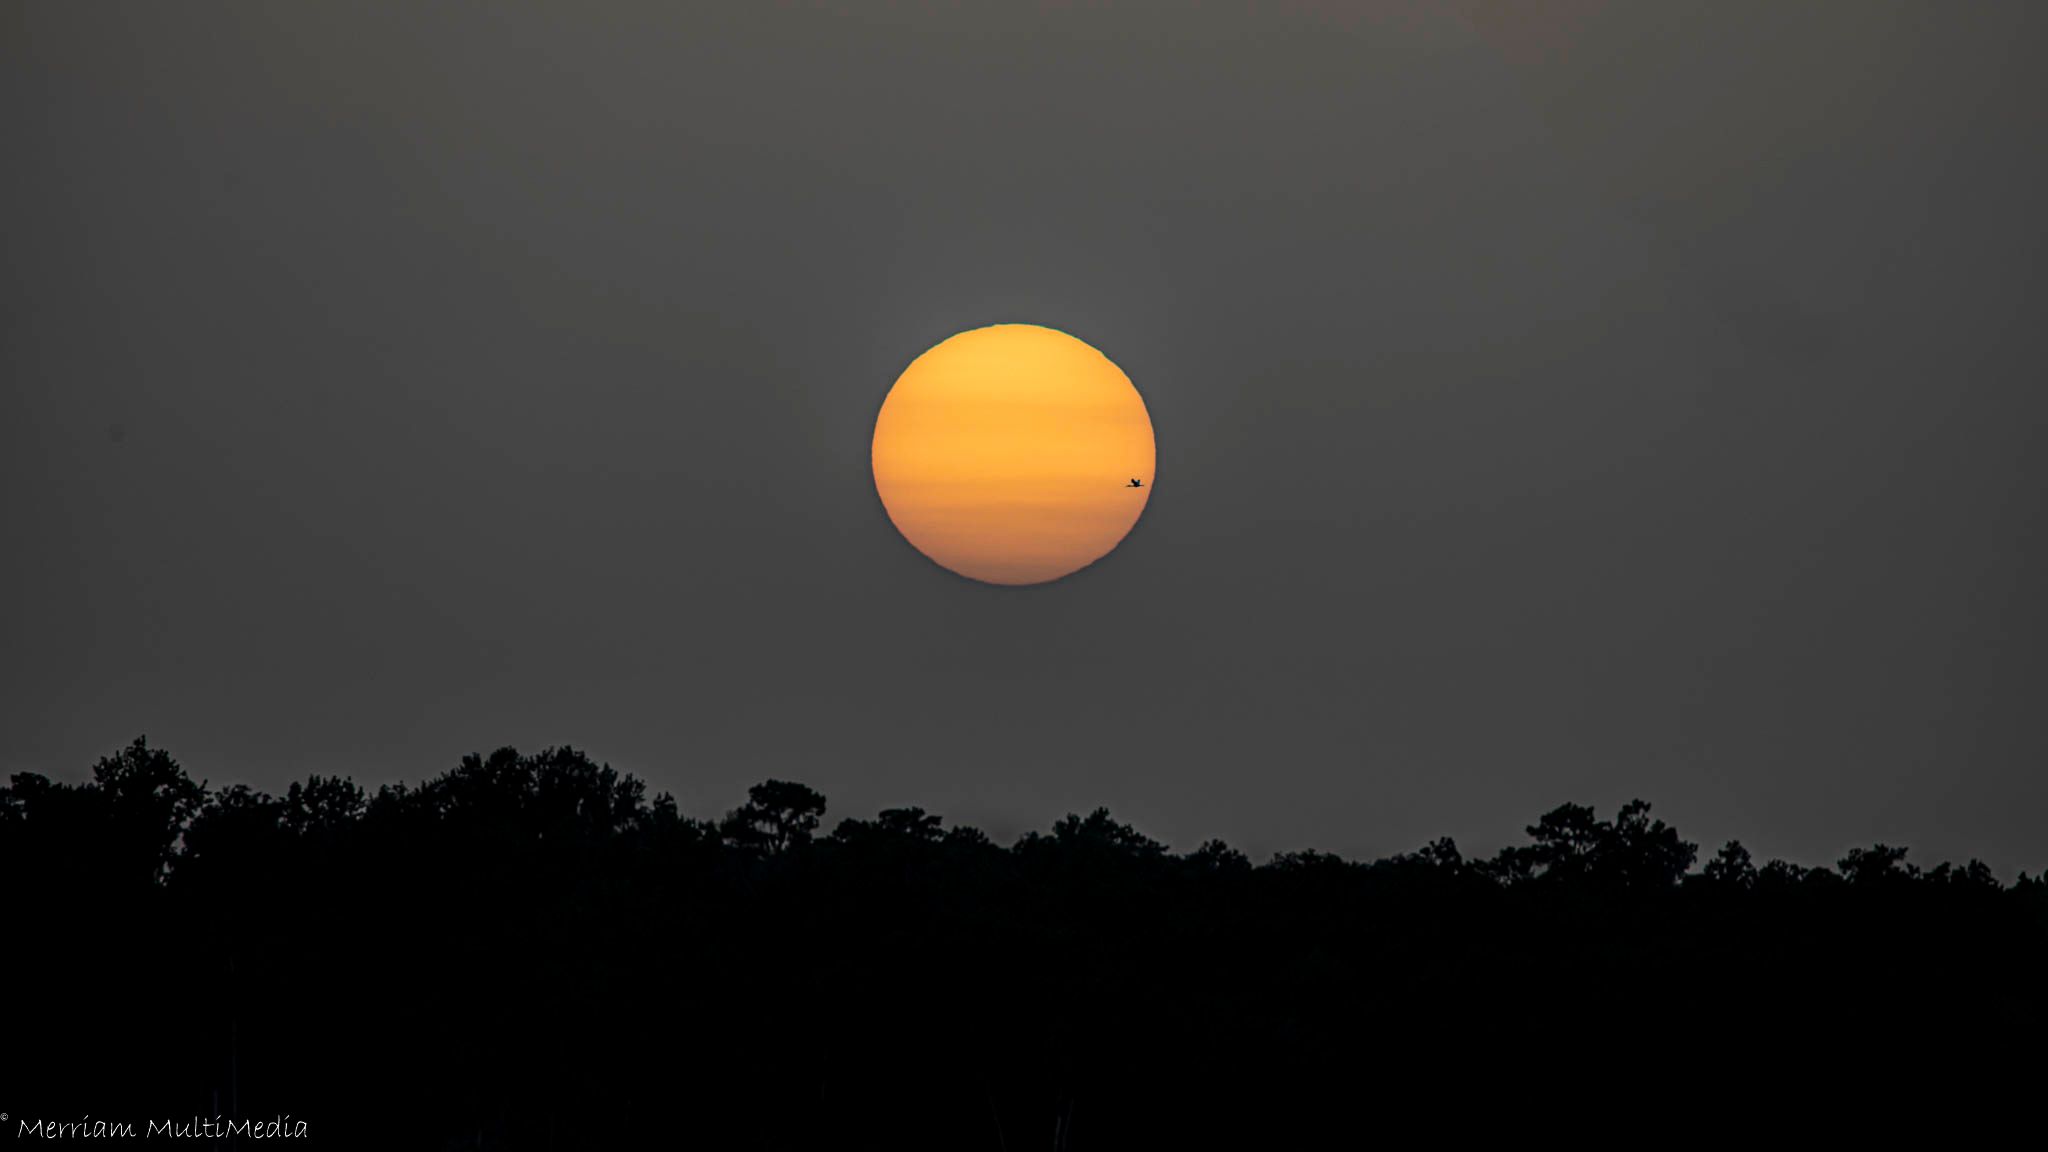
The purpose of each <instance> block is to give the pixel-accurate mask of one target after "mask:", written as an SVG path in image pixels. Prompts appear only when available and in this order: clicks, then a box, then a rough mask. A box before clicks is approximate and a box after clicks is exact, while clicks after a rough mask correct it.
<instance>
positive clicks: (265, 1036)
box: [0, 738, 2048, 1149]
mask: <svg viewBox="0 0 2048 1152" xmlns="http://www.w3.org/2000/svg"><path fill="white" fill-rule="evenodd" d="M826 812H827V804H826V799H825V797H824V796H822V795H820V794H819V793H818V792H816V791H814V790H812V789H811V788H809V787H807V786H805V785H803V784H800V783H794V782H790V781H784V780H766V781H763V782H762V783H760V784H757V785H755V786H754V787H753V788H751V789H750V790H749V792H748V797H747V800H746V802H745V803H743V804H741V805H740V806H739V807H737V808H735V809H733V810H732V811H730V812H727V813H724V814H723V815H722V816H718V817H715V818H700V817H695V816H691V815H687V814H685V813H683V812H681V811H680V810H679V809H678V806H677V804H676V802H675V801H674V799H673V798H672V797H670V796H668V795H665V794H664V795H652V796H651V795H649V793H648V790H647V788H646V786H645V784H644V783H643V782H641V781H640V780H638V779H635V778H634V777H632V776H631V775H628V774H623V773H620V772H618V771H615V770H614V769H612V768H610V767H609V766H607V765H604V764H601V763H598V762H596V761H594V760H592V759H591V758H590V757H589V756H588V755H586V754H585V753H583V752H582V751H579V750H577V749H574V748H568V747H559V748H548V749H544V750H542V751H540V752H538V753H531V754H522V753H520V752H518V751H516V750H514V749H511V748H503V749H499V750H498V751H496V752H493V753H491V754H490V755H488V756H484V755H472V756H468V757H465V758H464V759H463V760H462V761H461V763H460V764H459V765H458V766H457V767H455V768H454V769H452V770H450V771H447V772H445V773H443V774H441V775H439V776H435V777H433V778H431V779H429V780H426V781H425V782H423V783H419V784H417V785H409V784H393V785H387V786H384V787H381V788H379V789H377V790H376V791H375V792H369V791H366V790H365V789H363V788H361V787H360V786H358V785H356V784H355V783H353V782H352V781H351V780H348V779H342V778H336V777H331V776H313V777H310V778H308V779H306V780H304V781H302V782H299V783H294V784H292V785H291V786H290V787H289V788H288V789H286V790H285V792H284V793H283V794H282V795H271V794H268V793H264V792H261V791H257V790H254V789H251V788H249V787H246V786H242V785H236V786H232V787H225V788H212V787H209V786H207V785H206V784H205V783H202V782H197V781H195V780H193V779H192V777H191V776H190V775H189V774H188V773H187V772H186V771H185V770H184V768H183V767H182V766H181V765H180V764H179V763H178V762H177V761H176V760H175V759H174V758H173V757H172V756H171V755H170V754H168V753H167V752H166V751H164V750H163V749H161V748H156V747H152V746H150V745H149V744H148V743H147V742H146V741H145V740H144V739H140V738H138V739H137V740H135V741H134V742H133V743H132V744H130V745H129V746H127V747H125V748H122V749H120V750H119V751H117V752H116V753H115V754H113V755H111V756H108V757H105V758H103V759H101V760H100V761H99V762H98V763H97V764H95V765H94V767H93V771H92V777H91V779H90V780H88V781H85V782H83V783H80V784H63V783H57V782H53V781H51V780H49V779H47V778H45V777H43V776H39V775H36V774H32V773H21V774H16V775H15V776H13V777H12V779H11V781H10V783H9V784H8V785H7V786H6V787H4V788H0V876H4V877H5V884H6V894H5V900H6V904H7V915H8V919H9V921H10V922H11V925H12V931H11V932H10V933H9V935H11V936H12V937H13V938H14V940H15V941H16V943H15V944H14V945H11V946H10V947H9V948H8V949H7V952H8V953H9V954H10V955H11V956H12V959H10V960H8V961H7V962H6V964H7V967H8V968H9V969H10V971H9V972H8V973H7V974H6V978H5V979H6V986H7V988H8V989H9V992H10V995H9V997H8V999H9V1001H10V1002H11V1003H12V1005H13V1007H11V1008H10V1009H8V1010H7V1013H6V1015H5V1016H4V1017H0V1026H4V1027H7V1028H8V1029H9V1030H10V1031H11V1032H12V1033H13V1035H12V1037H11V1038H10V1040H9V1042H8V1044H7V1046H6V1048H7V1055H6V1057H5V1059H6V1061H7V1066H6V1073H7V1075H6V1081H5V1082H6V1084H7V1086H8V1088H9V1091H10V1093H11V1095H12V1097H13V1101H18V1103H15V1102H13V1101H10V1102H9V1103H10V1104H11V1107H13V1108H19V1109H23V1110H28V1109H30V1108H35V1109H39V1110H40V1111H39V1112H38V1113H37V1114H40V1115H51V1116H57V1117H60V1118H62V1119H66V1120H69V1119H72V1118H73V1117H72V1114H71V1113H72V1112H73V1111H84V1112H90V1113H92V1114H95V1115H99V1116H102V1117H107V1118H111V1119H117V1120H118V1119H127V1120H129V1121H131V1122H134V1123H136V1125H137V1126H138V1127H140V1124H141V1122H142V1121H143V1120H144V1119H148V1118H152V1117H155V1116H158V1115H160V1114H175V1115H179V1116H190V1115H199V1116H202V1117H214V1116H223V1117H242V1118H247V1117H251V1116H255V1117H260V1118H271V1117H275V1116H278V1115H281V1114H289V1115H290V1116H291V1117H293V1119H294V1121H304V1122H305V1123H306V1124H308V1125H310V1126H311V1128H312V1129H313V1131H314V1133H315V1134H316V1135H317V1134H322V1133H325V1134H328V1135H330V1136H333V1135H335V1134H338V1133H339V1134H346V1135H345V1136H337V1137H336V1138H337V1139H348V1140H350V1141H351V1142H362V1141H374V1143H375V1144H376V1146H382V1147H421V1148H444V1147H445V1148H453V1147H465V1148H468V1147H493V1148H515V1147H516V1148H526V1147H533V1148H575V1147H616V1146H622V1144H623V1145H630V1146H639V1144H640V1143H642V1142H646V1143H652V1142H654V1141H655V1140H656V1139H662V1140H663V1141H664V1142H671V1143H673V1142H677V1141H681V1142H684V1143H686V1144H688V1145H690V1146H699V1145H701V1146H705V1147H734V1148H744V1147H758V1148H797V1147H806V1148H808V1147H818V1146H828V1147H833V1146H844V1147H877V1146H888V1147H921V1146H945V1147H954V1148H975V1147H986V1148H1003V1149H1009V1148H1045V1147H1054V1148H1089V1147H1116V1146H1129V1145H1131V1144H1132V1143H1134V1142H1135V1143H1137V1144H1138V1145H1139V1146H1166V1145H1168V1144H1170V1143H1174V1142H1175V1141H1176V1140H1179V1141H1182V1146H1198V1145H1199V1144H1200V1143H1201V1142H1203V1141H1206V1140H1210V1139H1221V1138H1222V1134H1224V1133H1232V1132H1234V1133H1238V1134H1239V1137H1238V1138H1241V1139H1243V1140H1246V1141H1251V1142H1257V1141H1265V1142H1267V1143H1271V1142H1272V1141H1274V1140H1281V1141H1283V1142H1284V1141H1286V1140H1288V1139H1290V1135H1289V1134H1290V1133H1294V1134H1295V1138H1306V1137H1305V1136H1303V1135H1301V1134H1303V1133H1306V1132H1308V1131H1311V1130H1317V1131H1319V1130H1320V1129H1319V1128H1316V1129H1312V1128H1311V1125H1320V1124H1324V1123H1327V1122H1328V1121H1329V1120H1330V1119H1331V1117H1332V1116H1333V1115H1338V1116H1341V1114H1342V1113H1343V1112H1344V1110H1345V1109H1346V1108H1349V1107H1352V1106H1354V1102H1355V1101H1356V1100H1357V1099H1359V1098H1360V1094H1361V1093H1366V1094H1369V1095H1375V1096H1376V1097H1377V1098H1379V1099H1381V1100H1382V1101H1383V1103H1382V1105H1381V1107H1382V1109H1383V1110H1385V1109H1394V1110H1398V1109H1399V1108H1401V1107H1404V1106H1406V1107H1413V1106H1415V1104H1414V1102H1415V1101H1417V1100H1420V1099H1422V1098H1423V1097H1421V1096H1418V1095H1414V1094H1412V1093H1409V1092H1408V1091H1407V1090H1406V1089H1405V1088H1404V1086H1407V1085H1423V1084H1428V1085H1434V1086H1436V1087H1442V1086H1443V1085H1444V1084H1445V1083H1448V1082H1451V1081H1447V1080H1446V1079H1445V1078H1446V1077H1452V1078H1454V1079H1455V1078H1458V1077H1462V1078H1463V1080H1462V1081H1459V1082H1464V1083H1473V1084H1486V1085H1488V1086H1489V1091H1491V1092H1493V1093H1495V1094H1496V1095H1498V1094H1500V1093H1509V1094H1512V1093H1513V1092H1515V1091H1527V1092H1533V1091H1534V1090H1535V1086H1536V1085H1545V1086H1546V1088H1545V1090H1546V1091H1555V1090H1557V1085H1558V1083H1559V1082H1560V1081H1559V1078H1560V1077H1564V1076H1566V1075H1567V1074H1568V1073H1569V1072H1570V1071H1571V1070H1573V1069H1577V1070H1578V1071H1579V1072H1582V1073H1584V1072H1588V1071H1589V1070H1591V1069H1594V1068H1598V1069H1600V1075H1601V1076H1602V1077H1604V1078H1606V1079H1607V1080H1608V1081H1610V1082H1613V1081H1616V1079H1617V1078H1634V1079H1635V1080H1637V1081H1638V1082H1640V1083H1641V1084H1643V1085H1644V1086H1645V1088H1644V1090H1646V1091H1648V1090H1656V1086H1657V1085H1660V1084H1661V1085H1663V1086H1664V1087H1665V1088H1666V1089H1668V1088H1669V1087H1670V1085H1672V1084H1674V1083H1680V1082H1683V1077H1682V1076H1681V1075H1680V1073H1681V1071H1682V1070H1685V1069H1691V1070H1694V1071H1697V1070H1698V1069H1700V1068H1711V1067H1713V1066H1714V1062H1715V1061H1717V1060H1727V1059H1733V1058H1736V1057H1737V1056H1742V1057H1744V1058H1754V1057H1755V1056H1756V1055H1757V1054H1758V1048H1759V1047H1760V1046H1761V1047H1764V1048H1768V1047H1769V1046H1770V1045H1773V1044H1789V1045H1799V1044H1802V1043H1804V1044H1806V1045H1808V1046H1809V1047H1816V1046H1817V1047H1825V1048H1829V1049H1831V1050H1835V1051H1840V1052H1842V1053H1844V1055H1845V1057H1846V1056H1847V1055H1848V1054H1849V1053H1853V1052H1856V1051H1859V1050H1866V1046H1868V1045H1871V1044H1887V1043H1889V1044H1894V1045H1895V1044H1897V1043H1898V1042H1899V1041H1900V1038H1901V1037H1903V1036H1907V1035H1945V1036H1948V1037H1951V1038H1956V1037H1960V1036H1963V1035H1965V1034H1966V1033H1968V1034H1975V1033H1976V1032H1977V1031H1978V1030H1981V1029H1990V1028H1993V1027H2017V1026H2033V1025H2036V1024H2038V1023H2040V1022H2042V1020H2043V1019H2044V1017H2043V1016H2042V1015H2041V1009H2042V1001H2043V995H2042V978H2041V976H2040V974H2039V973H2040V970H2041V968H2040V965H2041V961H2042V960H2043V958H2044V957H2048V949H2044V944H2048V884H2044V883H2043V880H2042V879H2041V878H2039V877H2030V876H2028V875H2027V874H2025V873H2021V874H2020V875H2019V877H2018V879H2017V880H2016V881H2015V882H2014V883H2011V884H2004V883H2002V882H2001V881H2000V880H1999V879H1998V878H1997V877H1996V876H1994V875H1993V874H1992V872H1991V871H1990V870H1989V869H1988V868H1986V867H1985V866H1984V865H1983V864H1982V863H1980V862H1977V861H1974V860H1973V861H1970V862H1968V863H1966V864H1963V865H1961V866H1955V865H1951V864H1948V863H1942V864H1938V865H1936V866H1933V867H1929V868H1923V867H1920V866H1919V865H1918V864H1917V863H1916V862H1913V861H1911V860H1909V859H1908V855H1909V854H1908V852H1907V851H1906V849H1904V848H1900V847H1895V846H1891V845H1885V844H1875V845H1872V846H1870V847H1867V848H1858V849H1855V850H1853V851H1850V852H1849V853H1848V854H1847V855H1845V856H1844V857H1843V858H1842V859H1841V860H1840V861H1838V862H1837V863H1836V864H1835V865H1834V866H1833V867H1802V866H1800V865H1797V864H1793V863H1790V862H1787V861H1783V860H1771V861H1769V862H1766V863H1764V864H1761V865H1758V864H1757V863H1756V862H1755V861H1754V860H1753V859H1752V858H1751V855H1750V853H1749V852H1748V851H1746V850H1745V849H1744V848H1743V846H1742V845H1741V844H1739V843H1735V842H1729V843H1727V844H1725V845H1723V846H1722V847H1721V848H1719V849H1718V850H1717V851H1716V852H1714V853H1713V854H1712V855H1711V856H1710V857H1708V858H1707V859H1706V860H1705V861H1704V863H1702V862H1701V860H1700V853H1699V850H1698V846H1697V845H1696V844H1694V843H1692V842H1690V841H1687V840H1685V839H1683V838H1682V837H1681V836H1680V834H1679V832H1678V830H1677V829H1675V828H1673V827H1671V826H1670V825H1668V824H1666V823H1665V822H1664V821H1663V820H1660V819H1657V818H1656V817H1655V816H1654V815H1653V814H1652V809H1651V806H1650V805H1649V804H1647V803H1644V802H1642V801H1634V802H1631V803H1629V804H1627V805H1624V806H1623V807H1622V808H1621V809H1620V810H1619V811H1618V812H1615V813H1614V814H1613V815H1612V816H1608V817H1603V816H1601V815H1600V814H1598V813H1597V812H1596V811H1595V810H1594V809H1593V808H1591V807H1588V806H1584V805H1578V804H1563V805H1560V806H1558V807H1556V808H1554V809H1552V810H1551V811H1549V812H1547V813H1544V814H1543V815H1541V816H1540V817H1539V818H1538V819H1537V820H1536V821H1535V822H1534V823H1533V824H1530V825H1529V826H1528V828H1527V829H1526V833H1527V839H1526V841H1525V842H1523V843H1520V844H1515V845H1511V846H1509V847H1506V848H1503V849H1502V850H1500V851H1499V852H1497V853H1495V854H1493V855H1492V856H1488V857H1483V858H1468V857H1467V856H1465V855H1464V854H1463V853H1462V852H1461V851H1460V849H1459V848H1458V846H1457V845H1456V844H1455V843H1454V842H1453V841H1451V840H1450V839H1440V840H1437V841H1435V842H1434V843H1431V844H1428V845H1425V846H1423V847H1420V848H1418V849H1416V850H1414V851H1412V852H1404V853H1399V854H1396V855H1393V856H1389V857H1386V858H1384V859H1379V860H1373V861H1352V860H1347V859H1343V858H1340V857H1337V856H1334V855H1330V854H1327V853H1322V852H1317V851H1308V850H1304V851H1296V852H1285V853H1280V854H1277V855H1275V856H1273V857H1272V858H1271V859H1270V860H1267V861H1265V862H1263V863H1254V862H1253V861H1251V860H1250V859H1248V858H1247V857H1246V856H1245V855H1244V854H1243V853H1242V852H1240V851H1238V850H1236V849H1234V848H1232V847H1230V846H1229V845H1227V844H1225V843H1223V842H1221V841H1210V842H1208V843H1205V844H1203V845H1201V846H1199V847H1198V848H1195V849H1194V850H1192V851H1189V852H1185V853H1175V852H1172V851H1169V850H1168V849H1167V847H1166V846H1165V845H1163V844H1161V843H1160V842H1158V841H1156V840H1153V839H1151V838H1150V837H1147V836H1146V835H1144V834H1143V833H1142V832H1140V831H1138V830H1137V829H1135V828H1133V827H1131V826H1130V825H1128V824H1125V823H1122V822H1120V821H1118V820H1117V819H1115V818H1114V816H1112V814H1111V813H1109V812H1108V811H1107V810H1103V809H1097V810H1095V811H1094V812H1092V813H1089V814H1088V815H1085V816H1083V815H1078V814H1075V815H1068V816H1066V817H1065V818H1063V819H1061V820H1059V821H1058V822H1057V823H1055V824H1054V825H1053V826H1052V827H1051V828H1050V829H1049V830H1047V831H1044V832H1031V833H1027V834H1026V835H1024V836H1023V837H1021V838H1020V839H1018V840H1017V841H1016V842H1014V843H1013V844H1010V845H1008V846H1003V845H999V844H997V843H995V842H993V841H991V840H990V838H989V837H987V836H986V835H984V834H982V833H981V832H979V831H977V830H975V829H973V828H968V827H957V826H948V825H947V824H946V823H945V821H944V820H943V819H942V818H941V817H940V816H938V815H936V814H932V813H928V812H925V811H923V810H921V809H918V808H897V809H888V810H884V811H882V812H880V813H879V814H877V815H876V816H875V817H874V818H873V819H854V818H848V819H842V820H839V821H838V822H837V823H836V824H833V825H832V826H831V827H830V830H829V831H827V830H826V823H825V817H826ZM1680 1037H1685V1038H1688V1039H1687V1040H1686V1042H1685V1043H1686V1044H1687V1045H1689V1046H1690V1047H1682V1046H1681V1045H1680V1043H1679V1038H1680ZM1681 1052H1684V1053H1685V1054H1686V1055H1685V1056H1684V1057H1683V1059H1681ZM1674 1078H1675V1079H1674ZM31 1098H33V1102H32V1101H31ZM1389 1099H1392V1100H1393V1101H1394V1103H1391V1104H1389V1103H1385V1102H1384V1101H1386V1100H1389ZM123 1113H125V1114H126V1115H120V1114H123ZM10 1134H11V1132H10ZM1189 1140H1192V1141H1195V1142H1196V1143H1195V1144H1194V1145H1190V1144H1188V1143H1186V1141H1189ZM365 1146H368V1145H365Z"/></svg>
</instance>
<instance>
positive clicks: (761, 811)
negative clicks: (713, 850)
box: [718, 780, 825, 853]
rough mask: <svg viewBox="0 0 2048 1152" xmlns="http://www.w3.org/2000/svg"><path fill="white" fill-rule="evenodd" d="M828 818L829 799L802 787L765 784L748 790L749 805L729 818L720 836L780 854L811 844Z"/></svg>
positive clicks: (723, 824)
mask: <svg viewBox="0 0 2048 1152" xmlns="http://www.w3.org/2000/svg"><path fill="white" fill-rule="evenodd" d="M824 814H825V798H824V797H823V796H821V795H819V794H818V793H816V792H814V791H812V790H811V789H809V788H806V787H804V786H803V785H802V784H791V783H789V782H787V781H783V780H764V781H762V782H761V783H759V784H756V785H754V786H753V787H752V788H749V789H747V802H746V803H745V804H743V805H741V806H740V807H738V808H736V809H734V810H733V811H731V812H729V813H727V814H726V817H725V819H724V820H723V821H722V822H721V823H720V824H719V826H718V828H719V832H720V833H722V834H723V835H724V836H725V838H726V839H727V840H729V841H731V842H732V843H733V844H735V845H737V846H739V847H741V848H747V849H751V850H754V851H761V852H769V853H780V852H784V851H787V850H788V849H789V848H791V847H793V846H796V845H799V844H807V843H809V842H810V839H811V833H813V832H815V831H817V828H818V821H819V819H820V818H821V817H822V816H824Z"/></svg>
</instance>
